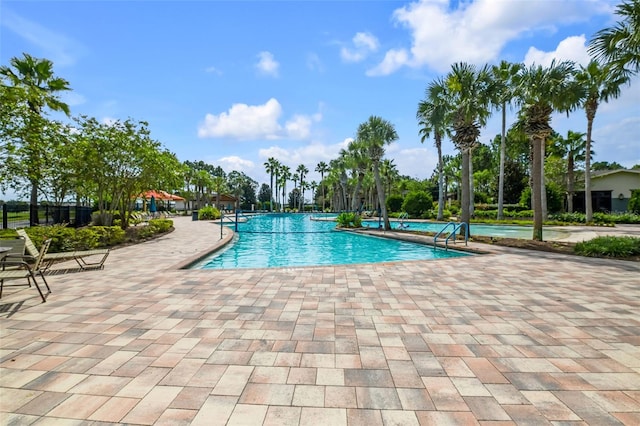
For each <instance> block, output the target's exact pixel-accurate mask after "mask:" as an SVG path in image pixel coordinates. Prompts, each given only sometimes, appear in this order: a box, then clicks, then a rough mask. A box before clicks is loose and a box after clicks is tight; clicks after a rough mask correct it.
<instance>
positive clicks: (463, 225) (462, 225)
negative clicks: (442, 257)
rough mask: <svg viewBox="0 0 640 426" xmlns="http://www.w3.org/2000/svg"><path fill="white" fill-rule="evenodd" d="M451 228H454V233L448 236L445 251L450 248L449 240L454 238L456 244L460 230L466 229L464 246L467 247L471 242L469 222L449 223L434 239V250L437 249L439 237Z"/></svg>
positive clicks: (445, 241)
mask: <svg viewBox="0 0 640 426" xmlns="http://www.w3.org/2000/svg"><path fill="white" fill-rule="evenodd" d="M449 226H452V227H453V231H451V233H450V234H449V235H447V238H446V239H445V240H444V249H445V250H447V249H448V248H449V238H451V237H453V242H454V243H455V242H456V234H457V233H458V231H459V230H460V228H464V245H465V246H466V245H467V242H468V241H469V225H467V222H460V223H456V222H449V223H447V224H446V225H445V226H444V228H442V229H441V230H440V231H439V232H438V233H437V234H436V235H435V236H434V237H433V248H434V249H435V248H436V242H437V241H438V237H439V236H440V235H441V234H442V233H443V232H444V231H446V230H447V228H449Z"/></svg>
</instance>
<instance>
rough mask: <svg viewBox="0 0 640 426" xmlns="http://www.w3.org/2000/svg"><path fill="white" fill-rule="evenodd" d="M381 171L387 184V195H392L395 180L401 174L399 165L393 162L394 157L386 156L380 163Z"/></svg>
mask: <svg viewBox="0 0 640 426" xmlns="http://www.w3.org/2000/svg"><path fill="white" fill-rule="evenodd" d="M380 173H381V174H382V176H384V180H385V183H386V184H387V191H386V192H385V196H391V189H392V188H393V182H394V181H395V180H396V179H397V178H398V176H400V174H399V173H398V166H396V164H395V163H394V162H393V159H390V158H385V159H384V160H382V163H381V164H380Z"/></svg>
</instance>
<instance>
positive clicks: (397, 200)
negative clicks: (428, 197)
mask: <svg viewBox="0 0 640 426" xmlns="http://www.w3.org/2000/svg"><path fill="white" fill-rule="evenodd" d="M403 201H404V199H403V198H402V197H401V196H400V195H390V196H389V197H388V198H387V201H386V205H387V210H389V211H390V212H399V211H401V210H402V202H403Z"/></svg>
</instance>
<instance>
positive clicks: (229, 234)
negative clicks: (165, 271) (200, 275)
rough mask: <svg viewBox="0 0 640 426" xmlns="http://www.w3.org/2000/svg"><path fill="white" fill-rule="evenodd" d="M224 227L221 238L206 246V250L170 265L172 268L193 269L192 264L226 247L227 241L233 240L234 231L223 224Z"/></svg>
mask: <svg viewBox="0 0 640 426" xmlns="http://www.w3.org/2000/svg"><path fill="white" fill-rule="evenodd" d="M216 225H217V224H216ZM224 228H225V229H223V236H222V239H219V240H218V241H216V243H215V244H214V245H213V246H211V247H209V248H207V249H206V250H203V251H201V252H198V253H197V254H195V255H193V256H190V257H188V258H186V259H184V260H183V261H181V262H179V263H177V264H175V265H174V266H173V267H172V269H183V270H193V269H192V266H193V265H195V264H196V263H198V262H200V261H201V260H202V259H204V258H205V257H207V256H209V255H211V254H212V253H215V252H216V251H218V250H220V249H222V248H224V247H226V246H227V245H228V244H229V243H231V242H232V241H233V237H234V235H235V232H233V230H232V229H231V228H229V227H226V226H225V227H224Z"/></svg>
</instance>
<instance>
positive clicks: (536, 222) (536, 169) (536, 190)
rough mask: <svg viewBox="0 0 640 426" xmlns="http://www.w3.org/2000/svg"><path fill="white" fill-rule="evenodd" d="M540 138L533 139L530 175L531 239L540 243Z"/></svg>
mask: <svg viewBox="0 0 640 426" xmlns="http://www.w3.org/2000/svg"><path fill="white" fill-rule="evenodd" d="M541 144H542V138H541V137H539V136H534V137H533V161H532V164H531V175H532V183H533V188H532V190H531V204H532V206H533V239H534V240H536V241H542V179H543V177H542V175H543V173H542V158H541V154H542V148H541V146H540V145H541Z"/></svg>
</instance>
